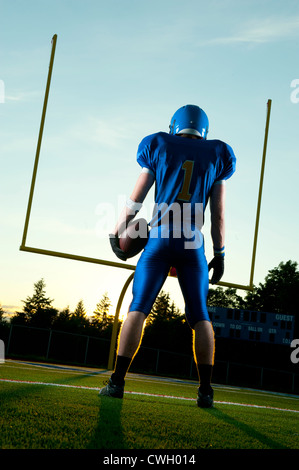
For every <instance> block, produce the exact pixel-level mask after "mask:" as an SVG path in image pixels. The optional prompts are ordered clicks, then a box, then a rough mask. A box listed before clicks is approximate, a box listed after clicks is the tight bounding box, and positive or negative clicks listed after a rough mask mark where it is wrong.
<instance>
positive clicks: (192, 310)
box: [177, 247, 215, 406]
mask: <svg viewBox="0 0 299 470" xmlns="http://www.w3.org/2000/svg"><path fill="white" fill-rule="evenodd" d="M177 275H178V280H179V283H180V286H181V289H182V293H183V296H184V299H185V303H186V318H187V321H188V323H189V325H190V327H191V328H192V329H193V354H194V360H195V363H196V365H197V370H198V377H199V382H200V387H199V397H200V395H201V396H202V397H204V398H203V399H198V405H199V406H212V403H213V390H212V387H211V377H212V370H213V365H214V353H215V341H214V332H213V327H212V324H211V322H210V318H209V314H208V310H207V295H208V290H209V277H208V266H207V261H206V258H205V255H204V249H203V247H202V248H201V249H197V250H186V251H185V256H184V262H179V263H178V265H177ZM205 397H209V398H208V399H207V400H205Z"/></svg>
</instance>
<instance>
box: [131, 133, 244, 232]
mask: <svg viewBox="0 0 299 470" xmlns="http://www.w3.org/2000/svg"><path fill="white" fill-rule="evenodd" d="M137 162H138V163H139V164H140V166H141V167H142V168H147V169H148V170H150V171H151V172H152V173H153V174H154V176H155V181H156V192H155V203H156V204H158V205H161V204H166V205H167V206H171V204H173V203H178V204H182V203H190V204H191V206H193V207H194V206H195V204H198V203H201V204H202V207H203V211H204V209H205V208H206V205H207V202H208V199H209V194H210V191H211V189H212V187H213V185H214V184H215V183H217V182H220V181H222V180H226V179H228V178H230V177H231V176H232V174H233V173H234V172H235V166H236V157H235V155H234V152H233V150H232V148H231V147H230V146H229V145H227V144H226V143H225V142H222V141H221V140H201V139H188V138H183V137H179V136H177V135H171V134H167V133H165V132H158V133H156V134H152V135H149V136H147V137H145V138H144V139H143V140H142V141H141V143H140V144H139V147H138V152H137ZM157 222H159V221H158V220H156V221H155V224H154V225H156V223H157ZM151 225H152V223H151Z"/></svg>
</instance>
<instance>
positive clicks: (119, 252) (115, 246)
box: [109, 233, 127, 261]
mask: <svg viewBox="0 0 299 470" xmlns="http://www.w3.org/2000/svg"><path fill="white" fill-rule="evenodd" d="M109 240H110V245H111V248H112V250H113V252H114V254H115V255H116V256H117V257H118V258H119V259H121V260H122V261H127V256H126V253H125V252H124V251H123V250H121V249H120V247H119V239H118V236H117V235H113V234H111V233H110V234H109Z"/></svg>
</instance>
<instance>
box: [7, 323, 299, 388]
mask: <svg viewBox="0 0 299 470" xmlns="http://www.w3.org/2000/svg"><path fill="white" fill-rule="evenodd" d="M109 349H110V340H109V339H105V338H98V337H94V336H87V335H82V334H75V333H69V332H64V331H57V330H50V329H43V328H34V327H26V326H21V325H11V326H10V330H9V335H8V339H7V346H6V350H5V355H6V357H22V358H31V359H35V360H43V361H49V362H50V361H54V362H62V363H73V364H77V365H86V366H91V367H99V368H104V369H106V368H107V364H108V358H109ZM130 372H136V373H138V372H139V373H145V374H156V375H165V376H171V377H179V378H186V379H192V380H197V378H198V375H197V369H196V364H195V362H194V359H193V356H192V355H191V354H190V355H188V354H180V353H177V352H172V351H165V350H163V349H156V348H149V347H145V346H141V347H140V349H139V351H138V354H137V355H136V357H135V359H134V361H133V363H132V365H131V368H130ZM213 382H214V383H217V384H223V385H233V386H242V387H249V388H257V389H263V390H269V391H276V392H284V393H293V394H298V393H299V374H297V373H294V372H290V371H282V370H276V369H269V368H265V367H261V366H251V365H247V364H241V363H235V362H231V361H217V360H216V361H215V366H214V371H213Z"/></svg>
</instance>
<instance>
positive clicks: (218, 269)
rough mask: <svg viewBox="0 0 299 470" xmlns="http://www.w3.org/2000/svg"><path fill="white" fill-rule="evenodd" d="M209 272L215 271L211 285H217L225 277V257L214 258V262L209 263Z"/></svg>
mask: <svg viewBox="0 0 299 470" xmlns="http://www.w3.org/2000/svg"><path fill="white" fill-rule="evenodd" d="M208 267H209V271H210V269H213V270H214V271H213V275H212V279H211V284H217V282H219V281H220V279H221V278H222V276H223V273H224V256H214V258H213V259H212V261H210V263H209V266H208Z"/></svg>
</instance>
